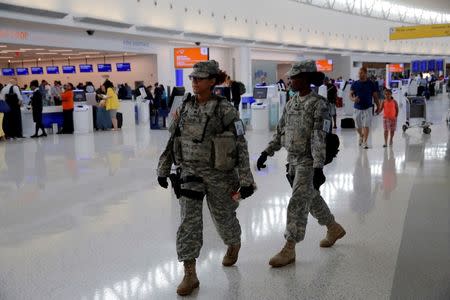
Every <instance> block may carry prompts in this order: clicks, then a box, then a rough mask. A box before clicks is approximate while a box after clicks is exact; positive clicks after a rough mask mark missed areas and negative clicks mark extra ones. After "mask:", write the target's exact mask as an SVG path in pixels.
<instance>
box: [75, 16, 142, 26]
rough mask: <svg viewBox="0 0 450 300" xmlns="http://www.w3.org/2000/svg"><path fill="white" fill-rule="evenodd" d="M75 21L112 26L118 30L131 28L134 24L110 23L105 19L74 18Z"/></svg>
mask: <svg viewBox="0 0 450 300" xmlns="http://www.w3.org/2000/svg"><path fill="white" fill-rule="evenodd" d="M73 19H74V20H75V21H77V22H82V23H88V24H94V25H102V26H110V27H116V28H130V27H131V26H133V24H129V23H123V22H117V21H108V20H103V19H97V18H91V17H73Z"/></svg>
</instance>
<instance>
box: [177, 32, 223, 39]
mask: <svg viewBox="0 0 450 300" xmlns="http://www.w3.org/2000/svg"><path fill="white" fill-rule="evenodd" d="M184 36H185V37H188V38H196V39H220V38H221V37H222V36H220V35H216V34H208V33H195V32H185V33H184Z"/></svg>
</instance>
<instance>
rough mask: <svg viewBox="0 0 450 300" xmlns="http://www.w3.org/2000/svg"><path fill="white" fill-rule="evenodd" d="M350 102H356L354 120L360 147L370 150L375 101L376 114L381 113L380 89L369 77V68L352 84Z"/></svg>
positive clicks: (360, 73)
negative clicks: (369, 139) (369, 141)
mask: <svg viewBox="0 0 450 300" xmlns="http://www.w3.org/2000/svg"><path fill="white" fill-rule="evenodd" d="M350 100H351V101H352V102H354V103H355V104H354V108H355V111H354V118H355V123H356V129H357V131H358V135H359V146H361V147H363V148H364V149H369V145H368V144H367V140H368V138H369V131H370V127H371V125H372V117H373V100H375V104H376V113H378V112H379V108H380V101H379V98H378V88H377V87H376V86H375V85H374V84H373V82H372V81H371V80H369V79H368V77H367V68H365V67H363V68H361V69H360V70H359V80H357V81H355V82H354V83H353V84H352V87H351V91H350Z"/></svg>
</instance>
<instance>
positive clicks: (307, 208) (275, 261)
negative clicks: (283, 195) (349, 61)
mask: <svg viewBox="0 0 450 300" xmlns="http://www.w3.org/2000/svg"><path fill="white" fill-rule="evenodd" d="M287 75H288V76H289V77H290V78H291V80H292V87H293V89H294V91H295V92H297V93H296V95H295V96H294V97H293V98H292V99H291V100H290V101H289V102H288V103H287V104H286V107H285V109H284V112H283V116H282V117H281V119H280V121H279V123H278V126H277V132H276V133H275V135H274V137H273V140H272V141H271V142H270V143H269V146H268V147H267V149H266V150H264V151H263V152H262V153H261V156H260V158H259V159H258V163H257V167H258V169H261V168H264V167H265V165H264V163H265V162H266V160H267V156H273V155H274V153H275V151H278V150H280V149H281V147H285V148H286V150H287V151H288V163H289V175H290V177H291V179H293V182H292V197H291V199H290V202H289V206H288V212H287V225H286V231H285V239H286V241H287V242H286V244H285V246H284V248H283V249H282V250H281V251H280V252H279V253H278V254H277V255H275V256H274V257H273V258H272V259H271V260H270V262H269V264H270V265H271V266H273V267H283V266H286V265H288V264H290V263H293V262H294V261H295V245H296V243H298V242H300V241H302V240H303V239H304V237H305V229H306V223H307V220H308V213H311V214H312V215H313V216H314V217H315V218H316V219H317V220H318V221H319V224H320V225H323V226H327V228H328V232H327V236H326V238H325V239H324V240H322V241H321V242H320V246H321V247H331V246H332V245H333V244H334V243H335V242H336V240H338V239H340V238H342V237H343V236H344V235H345V231H344V229H343V228H342V226H341V225H339V224H338V223H336V221H335V220H334V216H333V215H332V214H331V212H330V209H329V208H328V206H327V204H326V203H325V201H324V200H323V198H322V197H321V196H320V192H319V187H320V185H321V184H322V183H323V182H325V176H324V175H323V171H322V168H323V166H324V162H325V154H326V152H325V149H326V143H325V138H326V134H327V132H330V131H331V117H330V113H329V109H328V105H327V100H326V99H325V98H323V97H321V96H319V95H317V94H316V93H315V92H313V91H311V88H310V85H311V83H313V84H315V85H317V84H319V85H320V84H321V82H322V81H323V79H324V77H325V76H324V74H323V73H320V72H317V68H316V65H315V62H314V61H312V60H309V61H302V62H300V63H296V64H294V66H293V67H292V69H291V70H290V71H289V73H288V74H287Z"/></svg>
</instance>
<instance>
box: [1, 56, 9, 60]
mask: <svg viewBox="0 0 450 300" xmlns="http://www.w3.org/2000/svg"><path fill="white" fill-rule="evenodd" d="M10 58H12V57H9V56H0V59H10Z"/></svg>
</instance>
